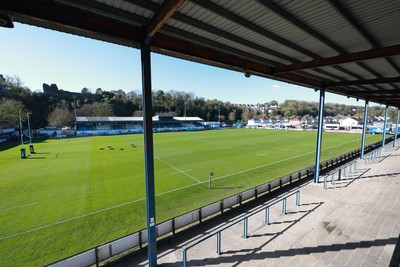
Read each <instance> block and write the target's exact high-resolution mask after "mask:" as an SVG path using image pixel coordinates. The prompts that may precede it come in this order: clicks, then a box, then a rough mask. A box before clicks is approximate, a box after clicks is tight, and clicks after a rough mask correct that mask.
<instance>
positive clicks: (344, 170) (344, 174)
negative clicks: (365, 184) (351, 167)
mask: <svg viewBox="0 0 400 267" xmlns="http://www.w3.org/2000/svg"><path fill="white" fill-rule="evenodd" d="M343 176H344V177H346V166H344V169H343Z"/></svg>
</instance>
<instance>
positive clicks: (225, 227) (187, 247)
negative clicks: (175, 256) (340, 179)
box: [182, 190, 300, 267]
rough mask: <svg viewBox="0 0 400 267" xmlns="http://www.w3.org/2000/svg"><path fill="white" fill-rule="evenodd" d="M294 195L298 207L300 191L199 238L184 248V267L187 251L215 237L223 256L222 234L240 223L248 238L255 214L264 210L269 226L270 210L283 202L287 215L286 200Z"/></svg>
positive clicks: (266, 222)
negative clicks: (250, 220)
mask: <svg viewBox="0 0 400 267" xmlns="http://www.w3.org/2000/svg"><path fill="white" fill-rule="evenodd" d="M294 194H296V206H300V190H297V191H295V192H293V193H291V194H289V195H286V196H285V197H284V198H282V199H279V200H277V201H275V202H273V203H271V204H269V205H266V206H264V205H263V207H262V208H260V209H258V210H256V211H253V212H252V213H249V214H246V215H244V216H243V217H241V218H239V219H237V220H235V221H233V222H231V223H230V224H227V225H225V226H223V227H221V228H220V229H218V230H216V231H214V232H212V233H210V234H208V235H205V236H203V237H202V238H199V239H198V240H196V241H194V242H193V243H192V244H190V245H188V246H185V247H183V248H182V266H183V267H186V266H187V251H188V250H189V249H190V248H192V247H194V246H196V245H198V244H200V243H201V242H203V241H205V240H207V239H209V238H211V237H213V236H215V235H216V236H217V254H218V255H220V254H221V232H222V231H224V230H226V229H228V228H230V227H232V226H234V225H236V224H238V223H240V222H242V221H243V222H244V224H243V228H244V229H243V237H244V238H247V229H248V219H249V218H250V217H251V216H253V215H255V214H257V213H259V212H261V211H263V210H265V224H269V208H270V207H271V206H273V205H275V204H277V203H279V202H280V201H282V214H286V199H287V198H288V197H290V196H292V195H294Z"/></svg>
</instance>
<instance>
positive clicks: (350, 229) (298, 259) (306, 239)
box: [112, 147, 400, 267]
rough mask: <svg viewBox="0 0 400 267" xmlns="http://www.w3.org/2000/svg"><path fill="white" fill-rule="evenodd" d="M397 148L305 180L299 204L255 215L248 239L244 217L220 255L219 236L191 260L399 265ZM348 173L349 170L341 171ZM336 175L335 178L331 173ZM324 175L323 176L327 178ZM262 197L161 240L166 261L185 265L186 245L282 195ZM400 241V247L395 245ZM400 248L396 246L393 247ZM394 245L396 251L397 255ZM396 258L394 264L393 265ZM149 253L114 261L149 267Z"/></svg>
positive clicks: (196, 250) (226, 238) (219, 263)
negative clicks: (325, 180) (267, 218)
mask: <svg viewBox="0 0 400 267" xmlns="http://www.w3.org/2000/svg"><path fill="white" fill-rule="evenodd" d="M397 149H398V147H396V148H394V149H392V150H391V151H387V152H382V154H381V155H380V156H379V157H378V158H375V159H374V160H373V161H370V162H369V163H367V164H365V163H364V160H359V161H358V164H357V167H358V168H357V169H358V170H357V172H353V173H352V174H351V175H348V176H347V177H342V179H341V181H336V182H335V184H334V185H332V184H331V183H330V182H329V183H328V188H327V189H323V183H320V184H314V183H312V182H306V183H304V184H302V185H299V186H298V187H297V188H292V189H291V190H290V192H294V191H295V190H300V192H301V205H300V206H296V205H295V196H294V195H293V196H290V197H288V199H287V214H286V215H282V214H281V210H282V205H281V203H280V202H279V203H278V204H276V205H274V206H272V207H271V208H270V224H269V225H266V224H265V212H264V211H262V212H260V213H258V214H257V215H254V216H252V217H250V218H249V221H248V238H247V239H245V238H244V237H243V223H238V224H237V225H235V226H233V227H231V228H229V229H227V230H225V231H223V232H222V235H221V240H222V241H221V243H222V246H221V250H222V253H221V255H217V253H216V243H217V242H216V237H215V236H214V237H212V238H210V239H208V240H207V241H204V242H202V243H200V244H198V245H196V246H194V247H193V248H191V249H189V250H188V252H187V266H307V267H309V266H399V265H398V264H399V254H400V251H399V250H400V246H399V244H398V243H400V242H399V234H400V149H399V150H397ZM342 176H343V174H342ZM329 178H330V176H329ZM321 181H322V179H321ZM290 192H288V193H282V194H280V195H275V196H274V195H272V199H271V198H269V199H268V200H266V199H264V200H262V201H258V203H256V204H252V205H253V206H249V207H247V211H243V210H241V212H240V214H239V213H238V212H236V213H235V214H231V215H229V216H224V217H221V218H218V219H217V220H215V221H214V222H212V223H208V224H207V223H206V224H204V225H201V226H200V227H198V228H197V229H194V230H191V231H188V232H186V233H185V234H182V235H180V236H178V237H176V238H174V239H171V240H170V241H168V242H164V243H163V244H160V245H159V248H158V253H159V254H158V255H159V257H158V263H159V265H161V266H182V247H184V246H187V245H189V244H191V243H193V242H194V241H195V240H196V239H198V238H199V237H201V236H204V235H206V234H207V233H210V232H212V231H213V230H215V229H218V227H220V226H221V225H226V224H227V223H229V222H231V221H233V220H234V219H235V218H240V216H243V212H244V213H246V212H251V211H255V210H257V209H260V208H261V209H263V210H264V208H263V207H265V205H268V203H272V202H274V201H276V200H279V199H281V198H282V197H283V196H284V195H287V194H289V193H290ZM396 244H397V246H396ZM395 248H396V249H395ZM394 251H396V253H394ZM394 263H395V265H394ZM146 265H147V262H146V255H145V253H143V254H137V255H133V256H131V257H128V258H125V259H124V260H123V261H120V262H119V263H115V264H113V265H112V266H146Z"/></svg>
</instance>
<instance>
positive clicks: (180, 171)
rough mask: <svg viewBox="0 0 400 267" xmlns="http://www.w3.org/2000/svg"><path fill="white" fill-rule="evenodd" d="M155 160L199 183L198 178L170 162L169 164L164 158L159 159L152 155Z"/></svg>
mask: <svg viewBox="0 0 400 267" xmlns="http://www.w3.org/2000/svg"><path fill="white" fill-rule="evenodd" d="M154 158H155V159H156V160H159V161H161V162H162V163H164V164H165V165H167V166H169V167H171V168H172V169H174V170H176V171H177V172H179V173H182V174H183V175H185V176H187V177H189V178H190V179H193V180H195V181H196V182H197V183H201V181H199V180H198V179H196V178H195V177H193V176H191V175H190V174H187V173H186V172H185V171H183V170H180V169H178V168H176V167H175V166H172V165H171V164H169V163H168V162H166V161H165V160H162V159H160V158H159V157H154Z"/></svg>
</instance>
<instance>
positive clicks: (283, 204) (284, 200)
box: [282, 197, 286, 215]
mask: <svg viewBox="0 0 400 267" xmlns="http://www.w3.org/2000/svg"><path fill="white" fill-rule="evenodd" d="M282 214H283V215H285V214H286V197H285V198H284V199H283V201H282Z"/></svg>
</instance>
